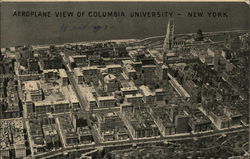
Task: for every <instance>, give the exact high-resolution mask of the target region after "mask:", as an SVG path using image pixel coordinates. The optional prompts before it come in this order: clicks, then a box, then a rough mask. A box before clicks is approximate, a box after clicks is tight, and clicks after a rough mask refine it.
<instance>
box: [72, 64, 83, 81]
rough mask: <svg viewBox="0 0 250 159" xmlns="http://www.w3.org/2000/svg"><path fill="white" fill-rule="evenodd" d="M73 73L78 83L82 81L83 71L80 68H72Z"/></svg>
mask: <svg viewBox="0 0 250 159" xmlns="http://www.w3.org/2000/svg"><path fill="white" fill-rule="evenodd" d="M74 75H75V78H76V81H77V83H78V84H82V83H83V73H82V71H81V69H80V68H78V67H77V68H74Z"/></svg>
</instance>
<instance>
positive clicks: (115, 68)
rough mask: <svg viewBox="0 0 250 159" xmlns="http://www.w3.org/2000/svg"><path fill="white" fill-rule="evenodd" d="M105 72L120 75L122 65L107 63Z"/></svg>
mask: <svg viewBox="0 0 250 159" xmlns="http://www.w3.org/2000/svg"><path fill="white" fill-rule="evenodd" d="M106 68H107V72H108V73H110V74H114V75H120V74H121V71H122V66H121V65H119V64H112V65H107V66H106Z"/></svg>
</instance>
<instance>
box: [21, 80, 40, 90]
mask: <svg viewBox="0 0 250 159" xmlns="http://www.w3.org/2000/svg"><path fill="white" fill-rule="evenodd" d="M24 83H25V89H26V90H28V91H37V90H38V89H39V86H38V83H40V81H25V82H24Z"/></svg>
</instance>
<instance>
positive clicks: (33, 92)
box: [25, 81, 43, 101]
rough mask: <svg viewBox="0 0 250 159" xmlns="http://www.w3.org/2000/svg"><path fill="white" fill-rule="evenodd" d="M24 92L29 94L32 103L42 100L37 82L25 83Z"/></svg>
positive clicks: (40, 89)
mask: <svg viewBox="0 0 250 159" xmlns="http://www.w3.org/2000/svg"><path fill="white" fill-rule="evenodd" d="M25 90H26V91H28V92H29V94H30V97H31V100H32V101H42V100H43V92H42V88H41V87H40V82H39V81H26V82H25Z"/></svg>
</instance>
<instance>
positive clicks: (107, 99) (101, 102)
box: [97, 96, 116, 108]
mask: <svg viewBox="0 0 250 159" xmlns="http://www.w3.org/2000/svg"><path fill="white" fill-rule="evenodd" d="M97 103H98V107H106V108H110V107H115V106H116V99H115V97H114V96H104V97H98V98H97Z"/></svg>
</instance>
